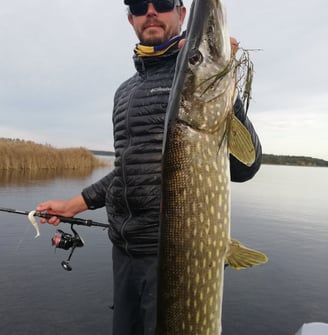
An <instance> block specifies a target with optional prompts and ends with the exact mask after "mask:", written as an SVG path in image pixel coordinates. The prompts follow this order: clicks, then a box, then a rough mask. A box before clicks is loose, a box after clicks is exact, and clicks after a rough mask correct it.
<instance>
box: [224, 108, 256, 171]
mask: <svg viewBox="0 0 328 335" xmlns="http://www.w3.org/2000/svg"><path fill="white" fill-rule="evenodd" d="M228 141H229V150H230V153H231V154H232V155H233V156H234V157H236V158H237V159H238V160H239V161H240V162H242V163H244V164H245V165H247V166H251V165H252V164H253V163H254V161H255V148H254V145H253V142H252V137H251V134H250V133H249V131H248V130H247V128H246V127H245V126H244V125H243V124H242V123H241V122H240V121H239V119H238V118H237V117H236V116H235V115H233V116H232V118H231V122H230V130H229V137H228Z"/></svg>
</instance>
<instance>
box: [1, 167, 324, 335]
mask: <svg viewBox="0 0 328 335" xmlns="http://www.w3.org/2000/svg"><path fill="white" fill-rule="evenodd" d="M106 172H107V171H106V170H105V169H98V170H96V171H94V172H93V173H92V174H91V175H89V176H80V177H76V176H74V177H73V176H66V177H58V178H51V179H48V177H47V178H46V177H45V178H41V176H39V178H38V179H36V178H35V176H34V177H31V178H30V177H28V176H23V177H22V178H20V180H19V179H18V178H17V176H16V177H15V176H14V177H10V178H9V179H8V178H7V179H6V181H4V180H2V181H1V180H0V206H1V207H11V208H17V209H22V210H30V209H33V208H34V207H35V205H36V204H37V203H39V202H41V201H43V200H47V199H48V198H68V197H70V196H73V195H75V194H77V193H79V192H80V191H81V188H82V187H84V186H87V185H89V184H90V183H91V182H94V181H96V180H98V179H99V178H100V177H102V176H103V175H104V174H105V173H106ZM327 190H328V169H325V168H308V167H283V166H267V165H266V166H263V167H262V169H261V170H260V172H259V173H258V174H257V176H256V178H254V179H253V180H251V181H249V182H247V183H243V184H233V187H232V213H233V215H232V236H233V237H234V238H236V239H239V240H240V241H241V242H242V243H244V244H247V245H248V246H250V247H252V248H256V249H259V250H261V251H264V252H265V253H266V254H267V255H268V256H269V262H268V263H267V264H266V265H263V266H259V267H255V268H253V269H248V270H241V271H234V270H231V269H227V270H226V276H225V287H224V304H223V335H241V334H242V335H257V334H261V335H262V334H266V335H277V334H279V335H293V334H295V332H296V331H297V329H298V328H299V327H300V326H301V325H302V324H303V323H305V322H314V321H321V322H328V290H327V288H326V286H327V284H326V283H327V282H328V261H327V255H328V243H327V241H328V222H327V218H328V215H327V208H326V203H327V195H328V191H327ZM81 216H82V217H86V218H91V219H93V220H95V221H99V222H106V214H105V211H104V210H103V209H101V210H96V211H89V212H87V213H83V215H81ZM60 228H61V229H63V230H65V231H67V232H69V231H70V229H69V225H65V224H62V225H61V226H60ZM77 229H78V232H79V234H80V235H81V236H82V238H83V239H84V241H85V246H84V247H83V248H81V249H78V250H76V252H75V254H74V255H73V257H72V261H71V265H72V267H73V271H71V272H66V271H64V270H63V269H62V268H61V266H60V262H61V261H62V260H64V259H66V258H67V257H68V253H67V252H66V251H63V250H57V251H56V253H54V249H53V248H52V247H51V241H50V239H51V237H52V236H53V234H54V232H55V228H54V227H51V226H49V225H42V226H41V227H40V230H41V237H39V238H38V239H34V235H35V231H34V229H33V227H32V226H31V225H30V224H29V223H28V221H27V218H26V217H25V216H20V215H14V214H8V213H0V232H1V234H0V265H1V275H0V296H1V300H0V334H3V335H21V334H22V335H23V334H24V335H26V334H33V335H38V334H42V335H44V334H47V335H48V334H49V335H55V334H61V335H66V334H67V335H68V334H69V335H77V334H79V335H89V334H97V335H111V318H112V311H111V309H110V306H111V304H112V273H111V265H112V262H111V244H110V242H109V241H108V238H107V233H106V231H104V230H103V229H102V228H96V227H93V228H89V227H78V228H77Z"/></svg>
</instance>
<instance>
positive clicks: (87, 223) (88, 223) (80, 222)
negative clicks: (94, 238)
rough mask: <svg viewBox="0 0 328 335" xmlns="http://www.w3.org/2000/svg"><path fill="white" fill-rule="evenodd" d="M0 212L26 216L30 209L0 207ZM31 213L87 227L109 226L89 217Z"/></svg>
mask: <svg viewBox="0 0 328 335" xmlns="http://www.w3.org/2000/svg"><path fill="white" fill-rule="evenodd" d="M0 212H7V213H13V214H22V215H26V216H28V215H29V214H30V213H31V212H30V211H22V210H18V209H13V208H4V207H0ZM33 215H34V216H37V217H40V218H45V219H50V218H51V217H53V216H56V217H57V218H58V219H59V220H60V221H61V222H64V223H70V224H75V225H79V226H87V227H92V226H96V227H103V228H108V227H109V224H106V223H101V222H96V221H93V220H89V219H81V218H75V217H67V216H60V215H54V214H48V213H42V212H35V213H34V214H33Z"/></svg>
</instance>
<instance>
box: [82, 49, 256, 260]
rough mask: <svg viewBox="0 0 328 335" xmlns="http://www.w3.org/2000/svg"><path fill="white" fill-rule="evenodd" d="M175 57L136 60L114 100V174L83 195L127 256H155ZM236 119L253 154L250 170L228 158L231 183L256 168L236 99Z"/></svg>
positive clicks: (163, 56) (245, 122)
mask: <svg viewBox="0 0 328 335" xmlns="http://www.w3.org/2000/svg"><path fill="white" fill-rule="evenodd" d="M177 54H178V50H177V49H174V50H170V51H169V52H167V53H166V54H164V55H161V56H157V57H145V58H139V57H135V65H136V69H137V73H136V74H135V75H134V76H133V77H132V78H130V79H129V80H127V81H126V82H124V83H123V84H122V85H121V86H120V87H119V88H118V90H117V92H116V94H115V98H114V111H113V126H114V147H115V165H114V169H113V170H112V172H110V173H109V174H108V175H106V176H105V177H104V178H102V179H101V180H99V181H98V182H96V183H95V184H93V185H91V186H89V187H87V188H85V189H84V190H83V191H82V196H83V197H84V200H85V201H86V203H87V205H88V208H89V209H95V208H100V207H103V206H104V205H106V210H107V214H108V221H109V223H110V229H109V237H110V239H111V240H112V242H113V243H114V244H115V245H116V246H118V247H120V248H122V249H123V250H125V251H126V252H127V253H129V254H132V255H146V254H156V252H157V245H158V232H159V215H160V197H161V151H162V139H163V128H164V118H165V111H166V106H167V102H168V96H169V93H170V88H171V85H172V80H173V75H174V69H175V63H176V57H177ZM235 114H236V115H237V117H238V118H239V119H240V120H241V121H242V122H243V123H244V124H245V125H246V127H247V128H248V129H249V131H250V133H251V134H252V138H253V142H254V144H255V148H256V151H257V159H256V162H255V163H254V164H253V165H252V166H251V167H250V168H249V167H247V166H245V165H243V164H242V163H239V162H238V161H237V160H236V159H234V158H233V157H232V158H231V178H232V180H233V181H245V180H247V179H250V178H251V177H252V176H253V175H254V174H255V173H256V172H257V170H258V169H259V167H260V163H261V145H260V143H259V140H258V137H257V135H256V133H255V131H254V129H253V126H252V124H251V123H250V122H249V120H248V119H247V118H246V116H245V113H244V111H243V105H242V103H241V101H240V100H237V102H236V105H235Z"/></svg>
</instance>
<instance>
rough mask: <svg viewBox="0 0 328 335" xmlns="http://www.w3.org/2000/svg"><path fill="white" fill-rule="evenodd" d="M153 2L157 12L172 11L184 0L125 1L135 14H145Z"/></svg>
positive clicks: (181, 4)
mask: <svg viewBox="0 0 328 335" xmlns="http://www.w3.org/2000/svg"><path fill="white" fill-rule="evenodd" d="M150 2H151V3H152V4H153V6H154V8H155V10H156V12H158V13H165V12H170V11H171V10H173V9H174V7H175V6H183V3H182V0H142V1H138V0H125V1H124V3H125V4H126V5H129V8H130V13H131V14H132V15H135V16H141V15H145V14H146V13H147V11H148V4H149V3H150Z"/></svg>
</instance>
